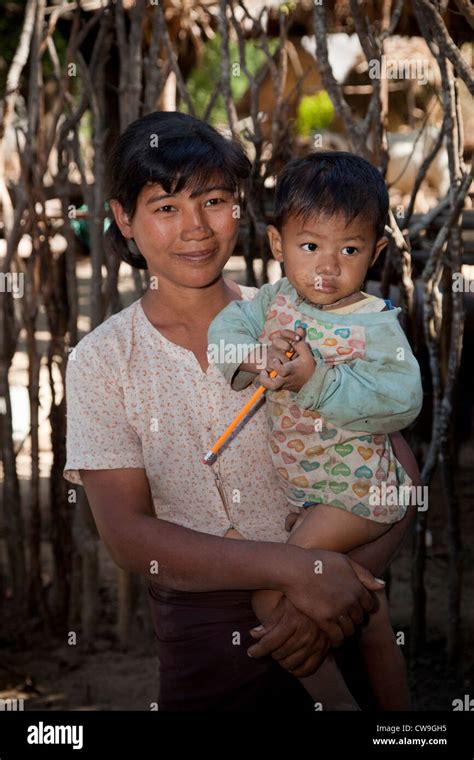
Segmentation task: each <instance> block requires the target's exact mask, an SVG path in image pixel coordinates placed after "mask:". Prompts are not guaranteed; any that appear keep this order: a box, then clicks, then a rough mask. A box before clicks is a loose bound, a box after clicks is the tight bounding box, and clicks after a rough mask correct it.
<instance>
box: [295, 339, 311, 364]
mask: <svg viewBox="0 0 474 760" xmlns="http://www.w3.org/2000/svg"><path fill="white" fill-rule="evenodd" d="M294 350H295V353H296V355H297V356H298V357H301V358H302V359H308V358H309V357H310V356H313V352H312V351H311V346H310V345H309V343H306V341H304V340H302V341H299V342H298V343H295V345H294ZM313 358H314V357H313Z"/></svg>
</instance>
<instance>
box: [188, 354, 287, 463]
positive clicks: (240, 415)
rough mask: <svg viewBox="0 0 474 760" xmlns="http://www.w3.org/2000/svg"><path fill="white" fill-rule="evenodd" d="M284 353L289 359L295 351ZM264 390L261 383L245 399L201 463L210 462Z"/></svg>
mask: <svg viewBox="0 0 474 760" xmlns="http://www.w3.org/2000/svg"><path fill="white" fill-rule="evenodd" d="M285 353H286V356H287V357H288V358H289V359H291V358H292V356H294V353H295V352H294V351H286V352H285ZM277 374H278V373H277V371H276V370H274V369H272V370H271V372H270V377H276V376H277ZM266 390H267V389H266V388H264V386H263V385H261V386H260V388H257V390H256V391H255V393H254V394H253V396H252V398H250V399H249V400H248V401H247V403H246V404H245V406H243V407H242V409H241V410H240V412H239V413H238V415H237V417H235V419H233V420H232V422H231V423H230V425H229V427H228V428H227V430H225V431H224V432H223V433H222V435H221V436H220V438H218V439H217V441H216V442H215V444H214V446H213V447H212V448H211V449H209V451H208V452H207V454H206V455H205V457H204V458H203V459H201V462H202V464H210V463H211V462H212V460H213V459H214V457H215V456H216V454H217V452H218V451H219V449H220V448H222V446H223V445H224V443H225V442H226V441H227V439H228V438H229V436H230V435H231V434H232V432H233V431H234V430H235V428H236V427H237V425H239V424H240V423H241V422H242V420H243V419H244V417H245V415H246V414H248V412H249V411H250V410H251V408H252V407H253V405H254V404H255V403H256V402H257V401H258V399H259V398H260V396H262V395H263V394H264V393H265V391H266Z"/></svg>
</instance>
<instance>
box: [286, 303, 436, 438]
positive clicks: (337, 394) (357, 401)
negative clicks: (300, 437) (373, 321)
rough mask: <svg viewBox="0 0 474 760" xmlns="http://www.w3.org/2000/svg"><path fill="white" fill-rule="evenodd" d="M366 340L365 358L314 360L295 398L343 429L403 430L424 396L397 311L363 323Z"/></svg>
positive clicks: (417, 409) (412, 417)
mask: <svg viewBox="0 0 474 760" xmlns="http://www.w3.org/2000/svg"><path fill="white" fill-rule="evenodd" d="M366 340H367V354H366V358H365V359H356V360H354V361H352V362H349V363H344V364H339V365H336V366H334V367H333V366H331V365H329V364H323V363H322V362H318V364H317V366H316V370H315V372H314V373H313V375H312V376H311V378H310V379H309V380H308V381H307V382H306V383H305V385H303V387H302V388H301V390H300V391H299V392H298V393H297V394H296V395H295V401H296V403H297V404H299V405H300V406H303V407H304V408H305V409H312V410H314V411H316V410H317V411H320V412H321V414H322V415H323V416H324V417H325V418H326V419H327V420H328V421H329V422H332V423H333V424H334V425H336V426H337V427H341V428H345V429H347V430H356V431H358V432H359V431H363V430H366V431H367V432H368V433H392V432H395V431H398V430H403V429H404V428H406V427H407V426H408V425H410V424H411V423H412V422H413V421H414V420H415V419H416V417H417V416H418V414H419V413H420V410H421V405H422V401H423V389H422V386H421V377H420V368H419V366H418V362H417V360H416V359H415V357H414V355H413V353H412V350H411V348H410V344H409V343H408V341H407V339H406V337H405V334H404V332H403V330H402V328H401V327H400V325H399V323H398V320H397V319H396V317H395V318H394V319H393V320H387V323H386V324H383V325H382V324H379V325H374V326H373V327H371V328H368V329H367V333H366Z"/></svg>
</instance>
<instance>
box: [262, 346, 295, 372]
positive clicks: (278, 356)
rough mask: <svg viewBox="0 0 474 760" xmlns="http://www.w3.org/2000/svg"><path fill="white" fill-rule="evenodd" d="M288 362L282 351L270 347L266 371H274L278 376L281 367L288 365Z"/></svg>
mask: <svg viewBox="0 0 474 760" xmlns="http://www.w3.org/2000/svg"><path fill="white" fill-rule="evenodd" d="M289 361H290V360H289V358H288V357H287V355H286V354H285V352H284V351H281V350H280V349H278V348H276V347H275V346H272V347H271V349H270V350H269V351H268V354H267V367H266V368H267V370H268V371H270V370H272V369H274V370H276V371H277V372H278V374H280V369H281V367H282V365H284V364H286V363H288V362H289Z"/></svg>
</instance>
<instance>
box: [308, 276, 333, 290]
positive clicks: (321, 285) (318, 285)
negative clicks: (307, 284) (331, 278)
mask: <svg viewBox="0 0 474 760" xmlns="http://www.w3.org/2000/svg"><path fill="white" fill-rule="evenodd" d="M313 287H314V289H315V290H317V291H318V293H335V292H336V291H337V288H336V286H335V285H333V284H332V283H331V282H325V281H324V280H323V281H321V280H319V279H317V278H316V280H315V281H314V284H313Z"/></svg>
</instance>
